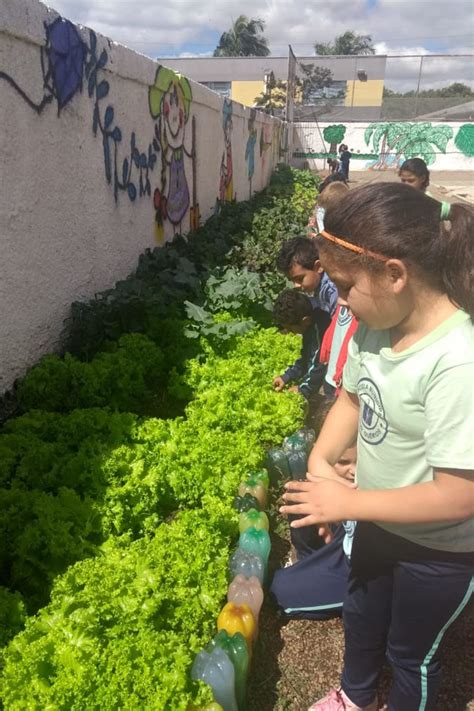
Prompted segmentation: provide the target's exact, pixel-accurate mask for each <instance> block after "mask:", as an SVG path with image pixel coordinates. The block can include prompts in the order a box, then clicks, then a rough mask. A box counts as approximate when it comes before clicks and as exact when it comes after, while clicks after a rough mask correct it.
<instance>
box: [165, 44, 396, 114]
mask: <svg viewBox="0 0 474 711" xmlns="http://www.w3.org/2000/svg"><path fill="white" fill-rule="evenodd" d="M158 61H159V62H160V63H162V64H164V65H165V66H167V67H170V68H171V69H174V70H175V71H177V72H180V73H181V74H183V75H184V76H186V77H189V78H190V79H193V80H194V81H197V82H199V83H201V84H204V85H205V86H207V87H209V88H210V89H213V90H214V91H217V92H218V93H219V94H221V95H222V96H225V97H227V98H230V99H232V100H233V101H238V102H239V103H241V104H243V105H244V106H253V105H254V104H255V99H256V97H258V96H259V94H261V93H262V92H263V91H264V90H265V86H266V81H268V77H269V76H270V74H271V73H273V77H274V78H275V80H276V81H279V80H283V81H286V80H287V79H288V58H287V57H190V58H179V59H178V58H168V57H166V58H165V57H163V58H158ZM386 61H387V57H386V56H385V55H374V56H365V55H360V56H314V55H313V56H310V57H298V58H297V60H296V64H297V66H296V74H297V76H299V77H304V72H303V67H302V65H313V66H315V67H321V68H322V69H327V70H329V71H330V72H331V84H330V86H328V87H325V88H323V89H315V91H314V92H313V95H312V96H310V97H309V100H308V101H307V102H305V105H304V106H301V107H299V109H298V118H297V120H300V121H307V120H311V119H312V113H313V112H314V107H315V106H319V107H321V106H324V104H325V103H327V102H328V100H329V101H330V103H331V112H330V114H331V115H330V120H331V121H332V120H349V119H350V120H352V121H358V120H365V121H367V120H376V119H378V118H380V112H381V106H382V98H383V88H384V79H385V65H386ZM295 118H296V117H295ZM318 118H319V120H324V118H325V117H324V112H323V113H321V111H319V112H318Z"/></svg>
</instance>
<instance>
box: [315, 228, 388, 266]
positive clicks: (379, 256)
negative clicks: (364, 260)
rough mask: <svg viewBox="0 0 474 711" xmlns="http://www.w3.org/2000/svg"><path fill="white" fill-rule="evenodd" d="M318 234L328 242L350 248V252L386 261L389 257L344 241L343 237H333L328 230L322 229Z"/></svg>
mask: <svg viewBox="0 0 474 711" xmlns="http://www.w3.org/2000/svg"><path fill="white" fill-rule="evenodd" d="M319 234H320V235H321V237H324V239H327V240H328V242H334V244H337V245H339V247H344V248H345V249H350V250H351V252H357V254H363V255H365V256H367V257H373V258H374V259H380V260H382V261H383V262H386V261H387V259H389V257H385V256H384V255H383V254H379V252H372V251H371V250H370V249H365V248H364V247H359V245H358V244H352V243H351V242H346V240H345V239H341V238H340V237H334V235H331V234H330V233H329V232H326V230H322V232H320V233H319Z"/></svg>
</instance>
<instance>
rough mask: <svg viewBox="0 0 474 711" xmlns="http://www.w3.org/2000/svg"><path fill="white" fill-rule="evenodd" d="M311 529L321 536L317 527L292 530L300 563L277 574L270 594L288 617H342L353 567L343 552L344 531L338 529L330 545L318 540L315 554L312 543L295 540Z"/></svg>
mask: <svg viewBox="0 0 474 711" xmlns="http://www.w3.org/2000/svg"><path fill="white" fill-rule="evenodd" d="M308 528H313V529H314V531H316V534H315V535H316V536H318V534H317V529H316V527H315V526H312V527H309V526H305V527H304V528H298V529H291V532H292V540H293V541H294V543H295V545H296V547H297V551H298V562H297V563H295V564H294V565H291V566H290V567H289V568H282V569H281V570H277V571H276V573H275V575H274V577H273V582H272V586H271V588H270V590H271V592H272V593H273V595H274V596H275V599H276V601H277V603H278V605H279V606H280V607H281V608H283V611H284V612H285V613H286V614H287V615H288V616H289V617H295V618H302V619H313V620H327V619H329V618H330V617H335V616H337V615H341V612H342V605H343V602H344V598H345V596H346V592H347V581H348V578H349V569H350V564H349V560H348V559H347V557H346V556H345V554H344V551H343V548H342V540H343V538H344V534H345V531H344V528H343V527H342V526H339V527H338V528H337V530H336V532H335V534H334V538H333V540H332V541H331V543H328V544H327V545H325V544H324V541H323V539H322V538H321V537H320V536H318V539H319V540H318V545H319V547H318V549H317V550H315V548H314V547H313V548H312V549H311V548H310V546H311V543H312V541H311V540H308V539H305V538H303V539H302V540H301V539H299V540H297V541H296V540H295V539H294V537H293V533H296V532H297V531H298V532H300V531H305V530H306V529H308ZM302 550H303V556H301V552H302Z"/></svg>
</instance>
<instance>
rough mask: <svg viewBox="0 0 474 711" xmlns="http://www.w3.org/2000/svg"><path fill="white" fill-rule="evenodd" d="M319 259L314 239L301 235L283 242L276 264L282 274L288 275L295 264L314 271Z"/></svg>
mask: <svg viewBox="0 0 474 711" xmlns="http://www.w3.org/2000/svg"><path fill="white" fill-rule="evenodd" d="M317 259H319V251H318V247H317V246H316V243H315V241H314V239H311V238H310V237H307V236H306V235H301V236H300V237H293V239H288V240H286V242H283V244H282V246H281V249H280V253H279V255H278V257H277V260H276V264H277V269H278V270H279V271H280V272H283V273H284V274H288V272H289V271H290V269H291V267H292V266H293V265H294V264H299V265H300V266H302V267H304V268H305V269H312V268H313V267H314V263H315V261H316V260H317Z"/></svg>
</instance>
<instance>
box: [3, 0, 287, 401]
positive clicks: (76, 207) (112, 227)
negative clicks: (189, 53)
mask: <svg viewBox="0 0 474 711" xmlns="http://www.w3.org/2000/svg"><path fill="white" fill-rule="evenodd" d="M1 12H2V16H1V25H0V57H1V64H0V125H1V137H0V154H1V156H2V159H1V167H0V171H1V185H2V190H1V191H0V245H1V255H2V257H1V262H0V304H1V318H0V393H1V392H3V391H5V390H6V389H8V388H9V387H10V386H11V385H12V383H13V381H14V379H15V378H16V377H18V376H20V375H22V374H23V373H24V372H25V370H26V369H27V367H29V366H31V365H32V364H33V363H34V362H36V361H37V360H38V358H39V357H40V356H41V355H42V354H44V353H46V352H50V351H52V350H54V349H55V348H56V347H57V346H58V344H59V342H60V335H61V330H62V327H63V320H64V319H65V318H66V317H67V316H68V313H69V306H70V304H71V302H72V301H74V300H84V299H89V298H90V297H92V296H93V295H94V293H95V292H97V291H100V290H103V289H106V288H109V287H111V286H113V284H114V283H115V282H116V281H117V280H118V279H121V278H124V277H126V276H127V275H128V274H129V273H130V272H131V271H132V270H133V269H134V267H135V265H136V262H137V258H138V255H139V254H140V253H141V252H142V251H143V250H144V249H145V248H147V247H153V246H154V245H156V244H157V243H158V244H160V243H162V242H163V241H164V240H166V239H169V238H170V237H171V236H172V235H173V234H174V233H176V232H181V231H182V232H187V231H188V230H189V229H190V227H191V226H193V225H194V226H195V225H197V224H198V223H199V222H202V221H205V220H206V219H207V218H208V217H209V216H210V215H212V214H213V213H214V211H215V210H216V209H219V205H220V203H222V202H223V201H225V200H231V199H237V200H246V199H248V197H249V196H250V195H251V194H252V193H253V192H255V191H259V190H261V189H262V188H263V187H264V186H265V185H266V184H267V182H268V180H269V177H270V175H271V172H272V170H273V167H274V165H275V164H276V163H277V162H278V161H279V160H281V156H282V155H283V154H282V150H281V148H282V146H283V145H284V140H285V139H284V135H283V134H284V126H283V124H282V123H281V122H279V121H278V120H277V119H272V118H271V117H269V116H266V115H265V114H263V113H257V112H255V111H250V110H249V109H244V107H242V106H241V105H238V104H235V103H231V102H229V101H226V102H224V100H223V99H221V98H220V97H219V96H218V95H217V94H215V93H214V92H211V91H209V90H208V89H206V88H205V87H203V86H201V85H199V84H195V83H193V82H191V81H188V80H187V79H185V78H184V77H182V76H179V75H176V74H174V73H173V72H172V71H171V70H168V69H165V68H164V67H163V66H161V65H160V64H158V63H157V62H155V61H153V60H151V59H148V58H146V57H144V56H141V55H139V54H136V53H134V52H132V51H130V50H128V49H126V48H124V47H122V46H119V45H117V44H116V43H114V42H112V41H110V40H107V39H106V38H104V37H102V36H99V35H95V34H94V33H93V32H91V31H90V30H88V29H86V28H82V27H77V26H75V25H73V24H72V23H70V22H68V21H67V20H62V19H61V18H59V16H58V14H57V13H56V12H55V11H52V10H49V9H48V8H47V7H46V6H45V5H42V4H41V3H39V2H37V1H36V0H2V3H1Z"/></svg>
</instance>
